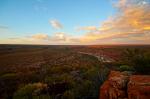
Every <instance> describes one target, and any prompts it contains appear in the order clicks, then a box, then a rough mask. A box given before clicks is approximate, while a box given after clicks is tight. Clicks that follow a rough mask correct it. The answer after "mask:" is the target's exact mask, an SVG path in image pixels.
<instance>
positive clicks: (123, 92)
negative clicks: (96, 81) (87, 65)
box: [99, 71, 150, 99]
mask: <svg viewBox="0 0 150 99" xmlns="http://www.w3.org/2000/svg"><path fill="white" fill-rule="evenodd" d="M99 99H150V76H149V75H131V74H130V73H128V72H119V71H111V72H110V74H109V76H108V80H106V81H105V82H104V84H103V85H102V86H101V88H100V97H99Z"/></svg>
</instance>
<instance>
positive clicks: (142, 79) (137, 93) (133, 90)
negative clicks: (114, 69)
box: [128, 75, 150, 99]
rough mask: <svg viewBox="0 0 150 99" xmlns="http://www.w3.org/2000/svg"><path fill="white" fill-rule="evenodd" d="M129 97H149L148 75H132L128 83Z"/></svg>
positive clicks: (137, 98) (148, 98) (133, 98)
mask: <svg viewBox="0 0 150 99" xmlns="http://www.w3.org/2000/svg"><path fill="white" fill-rule="evenodd" d="M128 98H129V99H150V76H148V75H147V76H146V75H133V76H131V77H130V81H129V83H128Z"/></svg>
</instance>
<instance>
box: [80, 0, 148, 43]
mask: <svg viewBox="0 0 150 99" xmlns="http://www.w3.org/2000/svg"><path fill="white" fill-rule="evenodd" d="M115 7H116V8H117V9H118V12H117V13H116V15H114V16H112V17H110V18H109V19H108V20H106V21H104V23H103V24H102V25H101V26H100V27H99V28H97V29H96V30H97V31H96V32H90V33H89V32H88V33H87V34H86V35H85V36H83V37H82V38H81V41H82V42H95V41H98V40H101V41H102V40H105V41H106V39H107V40H108V39H115V43H116V41H117V40H118V43H119V41H120V39H121V40H122V41H124V43H128V41H134V40H135V41H137V40H139V41H140V42H141V43H149V41H150V37H149V38H147V40H144V39H143V38H145V37H146V36H147V35H146V34H149V33H150V11H149V9H150V4H149V2H146V0H120V1H119V2H118V3H117V4H116V6H115ZM109 41H112V40H108V43H111V42H109ZM106 42H107V41H106ZM97 43H101V42H97Z"/></svg>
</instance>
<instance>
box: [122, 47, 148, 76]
mask: <svg viewBox="0 0 150 99" xmlns="http://www.w3.org/2000/svg"><path fill="white" fill-rule="evenodd" d="M124 59H125V61H124V62H125V63H126V64H128V65H130V66H132V67H133V69H134V70H135V71H136V72H137V73H140V74H150V53H146V52H144V51H141V50H137V49H132V50H131V49H130V50H129V49H128V50H126V51H125V53H124Z"/></svg>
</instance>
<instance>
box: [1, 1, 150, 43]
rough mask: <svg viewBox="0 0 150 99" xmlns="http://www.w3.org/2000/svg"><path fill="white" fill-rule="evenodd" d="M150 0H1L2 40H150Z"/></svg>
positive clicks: (32, 41) (38, 41)
mask: <svg viewBox="0 0 150 99" xmlns="http://www.w3.org/2000/svg"><path fill="white" fill-rule="evenodd" d="M149 10H150V0H0V44H46V45H47V44H48V45H59V44H60V45H80V44H81V45H89V44H150V11H149Z"/></svg>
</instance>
